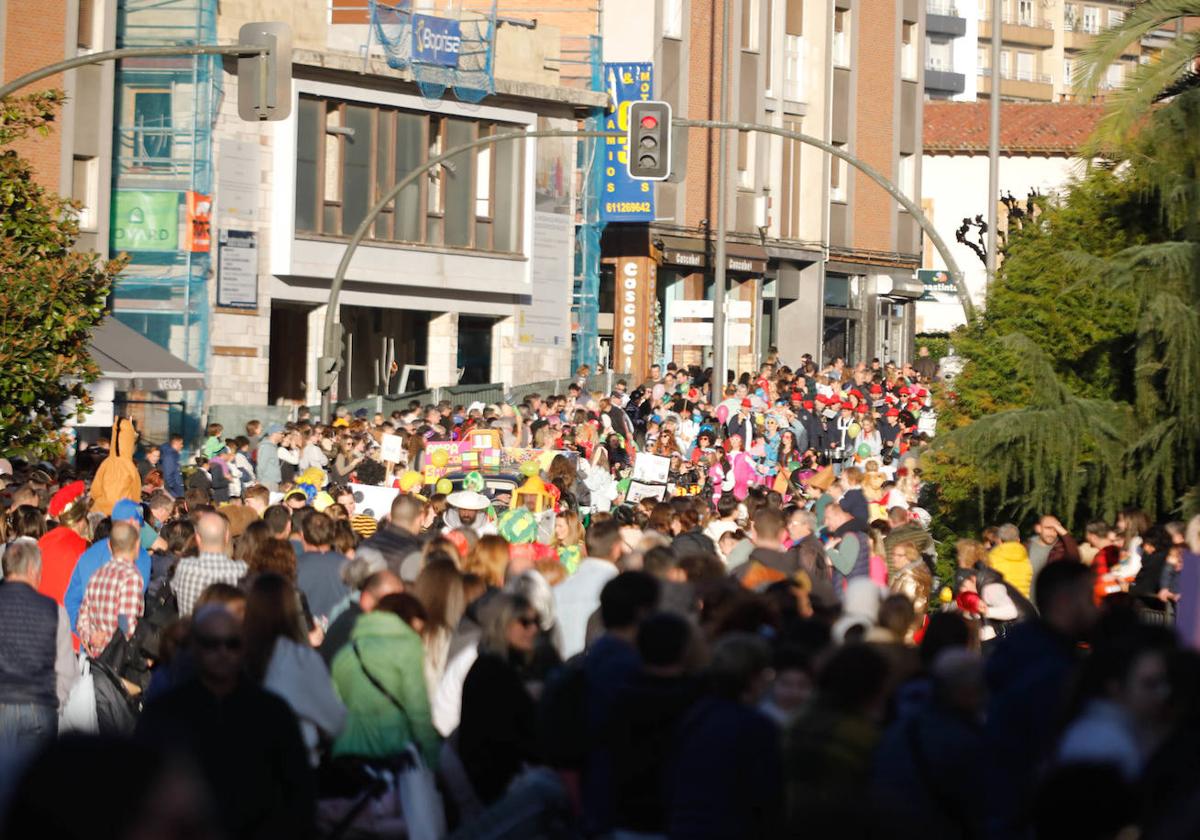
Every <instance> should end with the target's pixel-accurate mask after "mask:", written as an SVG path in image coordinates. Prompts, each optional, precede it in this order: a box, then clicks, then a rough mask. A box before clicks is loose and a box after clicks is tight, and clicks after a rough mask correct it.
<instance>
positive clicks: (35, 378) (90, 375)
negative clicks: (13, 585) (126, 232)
mask: <svg viewBox="0 0 1200 840" xmlns="http://www.w3.org/2000/svg"><path fill="white" fill-rule="evenodd" d="M62 99H63V95H62V93H61V92H59V91H51V92H49V93H42V94H35V95H33V96H27V97H22V98H19V99H7V100H4V101H3V102H2V103H0V277H3V278H4V283H3V284H2V285H0V453H3V454H10V453H16V452H25V453H29V454H49V453H51V452H53V451H54V450H55V449H56V448H57V446H58V433H59V429H61V428H62V426H63V424H64V422H65V421H66V419H67V417H66V415H65V414H64V411H63V408H64V403H66V402H67V401H68V400H71V399H74V400H77V401H78V404H79V405H80V406H81V407H85V406H86V404H87V394H86V391H85V390H84V387H83V383H85V382H90V381H92V380H94V379H95V378H96V375H97V372H98V371H97V369H96V366H95V363H94V362H92V360H91V357H90V356H89V355H88V349H87V342H88V335H89V334H90V332H91V329H92V327H93V326H95V325H96V324H97V323H99V322H100V320H101V319H102V318H103V317H104V314H105V309H104V307H105V299H106V297H107V295H108V290H109V287H110V286H111V285H112V280H113V277H114V276H115V275H116V274H117V272H118V271H120V269H121V268H122V266H123V262H122V261H120V260H113V261H110V262H108V263H107V264H102V263H100V262H99V261H98V260H97V259H96V255H95V254H80V253H76V252H74V251H72V250H71V246H72V245H73V244H74V242H75V238H76V236H77V234H78V226H77V225H76V223H75V219H74V213H73V207H72V205H71V203H70V202H69V201H67V200H65V199H63V198H60V197H58V196H54V195H51V194H49V193H47V192H46V190H45V189H44V188H43V187H41V186H40V185H38V184H37V183H36V182H35V181H34V178H33V172H32V169H31V167H30V165H29V163H28V162H27V161H25V160H23V159H22V158H21V157H19V156H18V155H17V154H16V152H15V151H13V150H12V149H8V148H2V147H3V145H5V144H9V143H11V142H13V141H14V140H18V139H20V138H23V137H26V136H28V135H29V133H30V132H41V133H45V132H46V131H48V129H49V125H50V123H51V122H52V121H53V118H54V113H55V110H56V108H57V107H58V106H59V105H60V104H61V102H62Z"/></svg>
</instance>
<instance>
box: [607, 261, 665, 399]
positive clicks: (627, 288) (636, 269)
mask: <svg viewBox="0 0 1200 840" xmlns="http://www.w3.org/2000/svg"><path fill="white" fill-rule="evenodd" d="M656 282H657V276H656V274H655V267H654V262H653V261H652V260H650V259H649V258H648V257H623V258H620V259H618V260H617V300H616V322H615V324H614V331H613V332H614V334H615V339H616V340H615V344H616V366H617V370H618V371H619V372H620V373H623V374H628V375H631V376H633V377H634V379H635V380H637V381H641V378H642V377H644V376H645V375H646V373H647V371H648V370H649V368H650V357H651V349H650V341H651V333H652V332H653V331H652V329H651V326H652V325H651V313H652V312H653V307H652V302H653V301H654V300H655V297H656V293H655V288H654V287H655V283H656Z"/></svg>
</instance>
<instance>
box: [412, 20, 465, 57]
mask: <svg viewBox="0 0 1200 840" xmlns="http://www.w3.org/2000/svg"><path fill="white" fill-rule="evenodd" d="M461 50H462V25H461V24H460V23H459V22H458V21H457V20H450V19H449V18H440V17H434V16H433V15H413V16H412V60H413V61H417V62H420V63H422V64H437V65H439V66H441V67H457V66H458V55H459V52H460V51H461Z"/></svg>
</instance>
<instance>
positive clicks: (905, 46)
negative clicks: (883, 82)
mask: <svg viewBox="0 0 1200 840" xmlns="http://www.w3.org/2000/svg"><path fill="white" fill-rule="evenodd" d="M900 75H901V76H903V77H904V78H905V79H915V78H917V25H916V24H915V23H905V24H904V25H903V26H902V27H901V28H900Z"/></svg>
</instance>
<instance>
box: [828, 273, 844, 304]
mask: <svg viewBox="0 0 1200 840" xmlns="http://www.w3.org/2000/svg"><path fill="white" fill-rule="evenodd" d="M825 305H826V306H845V307H848V306H850V278H849V277H847V276H845V275H844V274H826V275H825Z"/></svg>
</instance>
